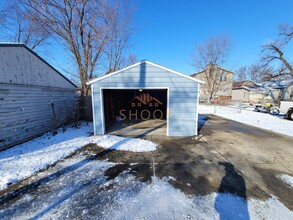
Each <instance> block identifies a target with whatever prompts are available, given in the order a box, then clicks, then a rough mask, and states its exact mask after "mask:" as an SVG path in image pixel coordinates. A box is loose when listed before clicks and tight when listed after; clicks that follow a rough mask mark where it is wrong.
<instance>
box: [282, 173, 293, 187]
mask: <svg viewBox="0 0 293 220" xmlns="http://www.w3.org/2000/svg"><path fill="white" fill-rule="evenodd" d="M279 178H280V179H281V180H283V181H284V182H285V183H287V184H288V185H290V186H291V187H292V188H293V176H289V175H285V174H283V175H280V176H279Z"/></svg>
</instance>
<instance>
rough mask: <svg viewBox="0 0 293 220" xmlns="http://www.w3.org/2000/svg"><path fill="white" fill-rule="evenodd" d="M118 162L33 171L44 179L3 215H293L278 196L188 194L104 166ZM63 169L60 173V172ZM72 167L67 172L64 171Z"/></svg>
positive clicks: (77, 161)
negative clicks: (111, 176)
mask: <svg viewBox="0 0 293 220" xmlns="http://www.w3.org/2000/svg"><path fill="white" fill-rule="evenodd" d="M116 165H117V164H115V163H111V162H107V161H99V160H91V161H90V160H86V158H84V157H83V156H76V157H74V158H70V159H67V160H66V161H63V162H60V163H59V164H57V165H56V166H55V167H52V168H50V169H49V170H48V171H46V172H44V173H39V174H38V175H37V176H35V177H33V179H32V180H31V181H32V182H34V181H36V182H38V181H39V180H40V179H41V182H42V184H41V185H40V186H39V187H38V188H37V189H34V190H32V191H28V192H27V193H26V194H25V195H23V196H21V198H19V199H17V200H16V202H15V203H13V204H10V205H7V206H5V205H4V204H2V205H0V218H1V219H113V220H115V219H284V220H286V219H293V212H292V211H290V210H289V209H288V208H286V207H285V206H284V205H283V204H282V203H281V202H280V201H279V200H278V199H277V198H275V197H271V198H270V199H268V200H266V201H261V200H258V199H248V200H247V201H246V200H245V199H242V198H240V197H237V196H235V195H232V194H221V193H211V194H210V195H206V196H195V195H185V194H184V193H183V192H182V191H180V190H179V189H175V188H174V187H173V186H172V185H171V184H170V183H169V182H168V181H169V180H170V179H171V180H172V181H176V179H175V178H172V177H164V178H163V179H159V178H157V177H153V181H152V182H140V181H139V180H138V179H137V178H136V177H135V176H134V175H133V171H131V170H126V171H124V172H122V173H120V174H119V175H118V176H117V177H115V178H114V179H109V178H108V177H107V176H105V174H104V173H105V171H106V170H107V169H109V168H111V167H113V166H116ZM60 170H62V171H63V172H62V175H58V174H57V175H56V173H58V172H60ZM66 170H68V172H67V171H66Z"/></svg>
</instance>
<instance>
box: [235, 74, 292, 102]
mask: <svg viewBox="0 0 293 220" xmlns="http://www.w3.org/2000/svg"><path fill="white" fill-rule="evenodd" d="M232 100H233V101H241V102H249V103H265V102H278V101H279V100H293V79H289V80H274V79H273V80H270V81H266V82H262V83H254V82H252V81H249V80H247V81H240V82H233V89H232Z"/></svg>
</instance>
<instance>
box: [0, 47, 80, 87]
mask: <svg viewBox="0 0 293 220" xmlns="http://www.w3.org/2000/svg"><path fill="white" fill-rule="evenodd" d="M0 47H23V48H25V49H27V50H28V51H29V52H31V53H32V54H34V55H35V56H36V57H37V58H39V59H40V60H41V61H43V62H44V63H45V64H46V65H48V66H49V67H50V68H52V69H53V70H54V71H55V72H56V73H57V74H59V75H60V76H61V77H63V78H64V79H65V80H66V81H68V82H69V83H70V84H72V85H73V86H74V87H77V86H76V85H75V84H74V83H73V82H71V80H69V79H68V78H67V77H65V76H64V75H63V74H62V73H60V72H59V71H58V70H57V69H56V68H55V67H53V66H52V65H51V64H49V63H48V62H47V61H46V60H44V59H43V58H42V57H40V56H39V55H38V54H37V53H36V52H35V51H33V50H32V49H31V48H29V47H28V46H27V45H25V44H23V43H14V42H0Z"/></svg>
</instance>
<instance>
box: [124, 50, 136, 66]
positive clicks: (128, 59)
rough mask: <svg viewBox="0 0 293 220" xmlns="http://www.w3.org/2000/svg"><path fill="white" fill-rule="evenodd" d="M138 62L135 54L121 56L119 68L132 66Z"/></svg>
mask: <svg viewBox="0 0 293 220" xmlns="http://www.w3.org/2000/svg"><path fill="white" fill-rule="evenodd" d="M137 62H138V59H137V56H136V55H135V54H132V53H130V54H128V55H127V56H123V57H122V60H121V68H124V67H127V66H130V65H133V64H135V63H137Z"/></svg>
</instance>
